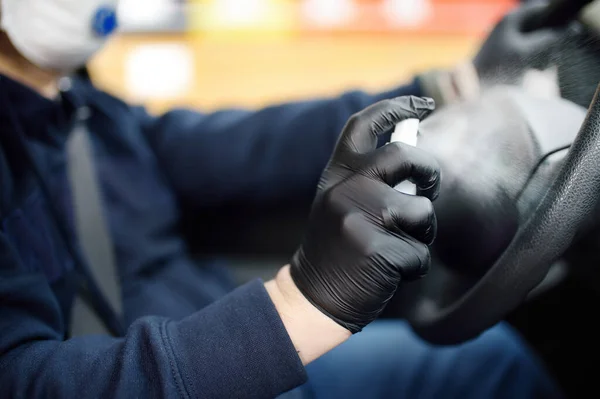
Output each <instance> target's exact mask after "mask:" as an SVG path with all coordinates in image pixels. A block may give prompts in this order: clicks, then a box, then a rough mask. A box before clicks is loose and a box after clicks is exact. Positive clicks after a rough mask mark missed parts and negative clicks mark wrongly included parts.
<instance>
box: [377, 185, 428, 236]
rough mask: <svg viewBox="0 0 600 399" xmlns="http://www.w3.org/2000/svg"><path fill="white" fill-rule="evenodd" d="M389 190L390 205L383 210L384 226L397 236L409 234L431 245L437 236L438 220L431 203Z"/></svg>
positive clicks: (426, 199) (425, 199)
mask: <svg viewBox="0 0 600 399" xmlns="http://www.w3.org/2000/svg"><path fill="white" fill-rule="evenodd" d="M389 190H390V191H391V192H390V194H389V199H388V201H387V203H388V205H387V207H386V208H384V209H383V210H382V219H383V224H384V226H385V227H386V228H387V229H388V230H390V231H392V232H395V233H396V234H408V235H410V236H412V237H413V238H415V239H416V240H418V241H420V242H422V243H424V244H426V245H431V244H432V243H433V241H434V240H435V237H436V234H437V219H436V216H435V211H434V208H433V204H432V203H431V201H430V200H429V199H428V198H425V197H418V196H414V195H407V194H403V193H399V192H396V191H395V190H394V189H393V188H390V189H389ZM392 191H393V192H392Z"/></svg>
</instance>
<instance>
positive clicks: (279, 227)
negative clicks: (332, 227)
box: [76, 33, 600, 397]
mask: <svg viewBox="0 0 600 399" xmlns="http://www.w3.org/2000/svg"><path fill="white" fill-rule="evenodd" d="M594 35H595V34H594V33H590V34H589V36H588V37H587V39H586V38H583V39H578V40H580V41H572V42H570V43H567V44H565V47H564V49H562V50H561V51H560V53H559V54H560V55H559V58H560V60H557V63H558V65H559V68H558V76H559V80H560V82H561V95H562V96H561V97H562V98H547V97H540V96H536V95H534V94H532V93H529V92H527V91H525V90H522V89H519V88H515V87H508V86H507V87H501V86H500V87H494V88H493V89H490V90H487V91H486V92H485V93H484V94H482V95H481V96H480V97H479V98H477V99H476V100H474V101H470V102H466V103H461V104H456V105H452V106H448V107H445V108H442V109H440V110H437V111H436V112H435V113H434V114H433V115H432V116H431V117H429V118H428V119H427V120H425V121H423V123H422V124H421V131H420V133H421V137H422V139H420V142H419V146H421V147H423V148H424V149H426V150H428V151H431V152H432V153H433V154H434V155H435V156H436V157H437V158H438V159H439V161H440V164H441V165H442V173H443V175H442V176H443V177H442V191H441V194H440V197H439V199H438V200H437V201H436V202H435V204H434V205H435V209H436V214H437V217H438V226H439V232H438V237H437V239H436V242H435V243H434V245H433V247H432V256H433V264H432V268H431V272H430V274H429V275H428V276H427V277H426V278H423V279H422V280H419V281H416V282H411V283H406V284H405V285H404V287H403V289H402V290H401V292H399V294H398V295H397V296H396V297H394V298H393V300H392V301H391V303H390V304H389V305H388V307H387V309H386V312H385V315H384V317H394V318H406V319H407V320H408V321H409V323H410V324H411V326H412V327H413V329H414V330H415V332H416V333H417V334H418V335H419V336H421V337H422V338H423V339H424V340H426V341H429V342H431V343H432V344H435V345H447V344H457V343H460V342H464V341H465V340H469V339H472V338H474V337H476V336H477V335H478V334H480V333H481V332H482V331H484V330H485V329H486V328H488V327H491V326H492V325H494V324H495V323H497V322H499V321H500V320H506V321H508V322H509V323H511V324H512V325H513V326H515V327H516V328H517V329H518V331H520V333H521V334H522V335H523V337H525V339H526V340H527V341H528V343H529V344H530V345H531V346H532V347H533V348H534V349H535V350H536V351H537V353H538V354H539V356H540V358H541V359H542V360H543V362H544V364H545V366H546V367H547V369H548V370H549V372H550V373H551V374H552V376H553V377H554V378H555V380H556V381H558V383H559V384H560V385H561V386H562V388H563V389H564V390H565V392H566V393H567V396H568V397H591V396H595V395H596V394H599V393H600V388H599V386H598V384H597V382H596V381H595V378H594V377H595V371H596V370H597V364H596V362H597V361H599V360H600V351H599V350H598V344H597V338H598V337H599V336H600V327H599V326H598V323H597V320H595V316H594V314H595V313H594V312H595V311H594V309H595V306H596V305H599V304H600V269H598V266H597V265H598V264H600V98H598V97H597V96H595V95H594V92H595V90H596V86H597V84H598V82H599V81H600V68H599V66H600V51H599V48H600V45H598V40H597V39H595V36H594ZM580 37H581V36H580ZM575 60H578V61H575ZM581 63H586V65H587V67H585V68H580V69H577V68H575V66H576V64H577V65H581ZM582 70H583V71H585V73H584V74H581V73H580V71H582ZM575 71H577V72H575ZM596 71H598V72H596ZM78 73H79V74H80V75H81V76H84V77H86V78H89V74H88V73H87V71H86V70H85V69H84V70H81V71H79V72H78ZM565 82H568V83H565ZM474 154H475V155H476V156H475V155H474ZM475 172H476V173H475ZM308 212H309V208H308V206H307V204H304V203H302V204H293V203H286V204H281V205H277V204H265V206H264V207H263V208H262V209H256V208H253V209H252V210H251V211H250V210H248V209H240V208H235V209H232V208H231V207H228V206H227V204H223V205H222V206H220V207H218V208H214V209H207V210H206V211H205V213H204V214H203V215H200V216H199V217H198V219H196V218H184V220H183V228H184V231H185V232H186V237H188V240H189V246H190V248H191V249H192V251H193V252H194V253H195V255H196V256H197V258H198V260H199V262H201V261H203V260H204V259H207V258H208V259H212V258H219V259H226V260H227V261H228V262H229V263H230V264H231V265H233V270H234V273H235V276H236V278H237V280H238V281H239V282H240V283H242V282H245V281H248V280H250V279H252V278H256V277H262V278H265V279H266V278H269V277H271V276H273V275H274V273H275V271H276V270H277V268H278V267H280V266H281V265H283V264H286V263H287V262H288V261H289V259H290V257H291V255H292V254H293V253H294V251H295V249H296V247H297V245H298V243H299V242H301V240H302V235H303V231H304V229H305V227H306V222H307V217H308ZM184 215H185V212H184ZM198 226H202V227H201V228H199V227H198ZM232 226H234V227H235V228H231V227H232ZM76 322H80V323H87V322H88V321H86V320H79V321H76Z"/></svg>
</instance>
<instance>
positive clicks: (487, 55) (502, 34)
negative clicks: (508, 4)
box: [473, 3, 566, 85]
mask: <svg viewBox="0 0 600 399" xmlns="http://www.w3.org/2000/svg"><path fill="white" fill-rule="evenodd" d="M544 7H545V4H544V3H542V4H540V3H535V4H526V5H523V6H521V7H519V8H517V9H516V10H514V11H512V12H511V13H509V14H507V15H506V16H505V17H504V18H503V19H502V20H501V21H500V22H499V23H498V24H497V25H496V26H495V27H494V29H493V30H492V33H491V34H490V35H489V36H488V38H487V39H486V41H485V42H484V44H483V46H482V47H481V49H480V50H479V52H478V54H477V55H476V57H475V59H474V60H473V64H474V65H475V69H476V70H477V72H478V74H479V77H480V80H481V81H482V83H483V84H488V85H491V84H498V83H499V84H519V83H520V81H521V78H522V76H523V74H524V72H525V71H526V70H527V69H531V68H535V69H541V70H543V69H546V68H547V67H548V66H550V62H551V58H552V54H553V53H554V52H555V50H556V46H557V45H558V44H559V43H560V41H561V40H562V39H563V37H564V35H565V31H566V28H544V29H538V30H534V31H531V32H529V31H527V32H526V31H525V30H526V28H527V26H528V24H529V22H531V21H533V20H535V19H536V17H537V16H539V15H540V14H541V13H542V12H543V10H544Z"/></svg>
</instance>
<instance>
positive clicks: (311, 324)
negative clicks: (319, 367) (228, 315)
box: [265, 266, 351, 365]
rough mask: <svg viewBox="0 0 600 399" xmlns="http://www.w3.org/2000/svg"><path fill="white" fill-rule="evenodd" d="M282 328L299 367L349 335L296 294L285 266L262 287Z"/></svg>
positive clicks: (327, 350) (287, 268)
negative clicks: (296, 355) (292, 346)
mask: <svg viewBox="0 0 600 399" xmlns="http://www.w3.org/2000/svg"><path fill="white" fill-rule="evenodd" d="M265 288H266V290H267V293H268V294H269V296H270V297H271V300H272V301H273V304H274V305H275V308H276V309H277V312H278V313H279V316H280V317H281V320H282V321H283V325H284V327H285V329H286V331H287V332H288V334H289V336H290V339H291V340H292V343H293V344H294V346H295V347H296V351H297V352H298V355H299V356H300V359H301V360H302V363H303V364H305V365H306V364H308V363H310V362H312V361H313V360H315V359H317V358H319V357H320V356H322V355H323V354H325V353H327V352H329V351H330V350H332V349H333V348H335V347H336V346H338V345H339V344H341V343H342V342H344V341H345V340H347V339H348V338H349V337H350V335H351V334H350V332H349V331H348V330H346V329H345V328H343V327H342V326H340V325H339V324H337V323H336V322H334V321H333V320H331V319H330V318H329V317H327V316H326V315H324V314H323V313H321V311H319V310H318V309H317V308H315V307H314V306H313V305H312V304H311V303H310V302H309V301H308V300H307V299H306V298H305V297H304V296H303V295H302V293H300V291H299V290H298V288H297V287H296V285H295V284H294V281H293V280H292V278H291V276H290V271H289V266H285V267H283V268H282V269H281V270H280V271H279V273H277V276H276V277H275V278H274V279H273V280H271V281H268V282H267V283H265Z"/></svg>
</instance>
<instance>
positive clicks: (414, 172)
mask: <svg viewBox="0 0 600 399" xmlns="http://www.w3.org/2000/svg"><path fill="white" fill-rule="evenodd" d="M366 171H367V172H368V173H374V174H375V175H376V176H377V177H378V178H380V179H381V180H383V181H384V182H385V183H387V184H388V185H390V186H392V187H394V186H396V185H398V184H399V183H401V182H402V181H404V180H410V181H412V182H413V183H415V184H416V185H417V187H418V189H419V195H422V196H424V197H427V198H429V199H430V200H432V201H433V200H435V199H436V198H437V196H438V194H439V192H440V180H441V172H440V166H439V164H438V162H437V160H436V159H435V158H434V157H433V156H432V155H431V154H429V153H428V152H426V151H423V150H422V149H420V148H417V147H413V146H411V145H407V144H403V143H400V142H394V143H389V144H386V145H384V146H383V147H381V148H379V149H378V150H377V151H375V152H374V153H373V155H372V157H371V158H370V159H369V160H368V164H367V166H366Z"/></svg>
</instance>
